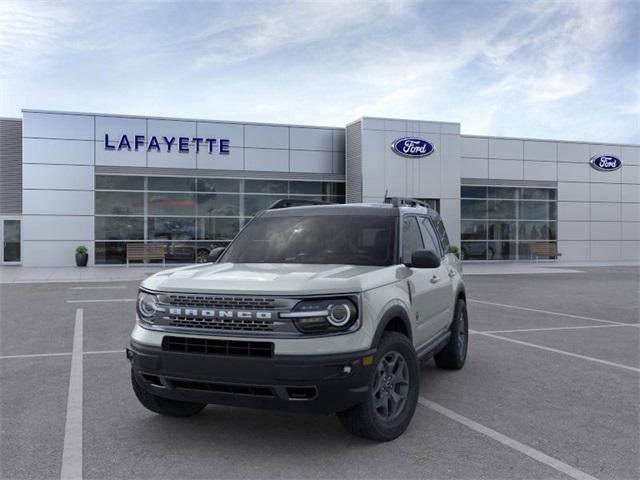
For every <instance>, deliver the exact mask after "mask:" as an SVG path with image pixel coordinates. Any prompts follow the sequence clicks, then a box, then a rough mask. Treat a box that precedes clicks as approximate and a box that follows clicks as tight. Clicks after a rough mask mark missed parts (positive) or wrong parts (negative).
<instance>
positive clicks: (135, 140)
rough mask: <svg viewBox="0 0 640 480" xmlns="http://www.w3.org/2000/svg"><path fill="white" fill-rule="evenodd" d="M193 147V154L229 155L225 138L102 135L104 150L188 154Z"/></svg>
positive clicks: (227, 142)
mask: <svg viewBox="0 0 640 480" xmlns="http://www.w3.org/2000/svg"><path fill="white" fill-rule="evenodd" d="M191 147H193V151H194V152H195V153H200V150H203V151H206V152H207V153H210V154H211V153H213V152H214V151H215V152H216V153H219V154H221V155H228V154H229V139H226V138H220V139H217V138H204V137H164V136H163V137H156V136H155V135H153V136H151V137H149V139H148V140H147V138H146V137H145V136H144V135H131V136H128V135H122V136H121V137H120V138H118V139H111V138H109V134H108V133H105V134H104V149H105V150H129V151H131V150H134V151H136V152H137V151H138V150H141V149H145V150H146V151H147V152H154V151H155V152H161V151H165V152H169V153H170V152H171V151H172V149H175V151H177V152H178V153H189V152H190V151H191Z"/></svg>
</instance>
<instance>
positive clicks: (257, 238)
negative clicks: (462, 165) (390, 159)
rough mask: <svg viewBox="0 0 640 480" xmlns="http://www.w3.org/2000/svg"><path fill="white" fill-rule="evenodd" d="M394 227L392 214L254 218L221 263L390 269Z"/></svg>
mask: <svg viewBox="0 0 640 480" xmlns="http://www.w3.org/2000/svg"><path fill="white" fill-rule="evenodd" d="M395 225H396V217H391V216H373V215H313V216H307V217H303V216H300V217H290V216H286V217H280V216H277V217H269V216H266V217H259V218H256V219H254V220H253V221H251V222H250V223H249V224H248V225H247V226H246V228H244V229H243V230H242V232H241V233H240V234H239V235H238V237H237V238H236V239H235V240H234V241H233V242H232V243H231V245H230V246H229V248H228V249H227V251H226V252H225V253H224V255H223V257H222V258H221V259H220V262H233V263H319V264H348V265H379V266H387V265H393V264H394V263H395V262H394V245H395V234H394V232H395Z"/></svg>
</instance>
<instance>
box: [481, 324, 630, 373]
mask: <svg viewBox="0 0 640 480" xmlns="http://www.w3.org/2000/svg"><path fill="white" fill-rule="evenodd" d="M471 332H472V333H474V334H475V335H482V336H484V337H491V338H497V339H498V340H504V341H505V342H511V343H517V344H518V345H525V346H527V347H531V348H537V349H539V350H545V351H547V352H554V353H559V354H561V355H566V356H567V357H573V358H579V359H581V360H588V361H590V362H595V363H601V364H603V365H608V366H610V367H617V368H622V369H624V370H631V371H632V372H640V368H637V367H631V366H629V365H623V364H621V363H614V362H608V361H607V360H600V359H599V358H593V357H587V356H586V355H579V354H577V353H571V352H567V351H565V350H558V349H557V348H551V347H543V346H542V345H536V344H535V343H529V342H523V341H522V340H516V339H514V338H509V337H502V336H500V335H494V334H492V333H486V332H478V331H477V330H472V331H471Z"/></svg>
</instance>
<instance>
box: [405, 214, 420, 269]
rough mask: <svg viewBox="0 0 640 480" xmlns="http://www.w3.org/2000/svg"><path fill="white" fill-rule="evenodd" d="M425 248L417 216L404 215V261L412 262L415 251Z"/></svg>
mask: <svg viewBox="0 0 640 480" xmlns="http://www.w3.org/2000/svg"><path fill="white" fill-rule="evenodd" d="M423 248H424V244H423V243H422V235H420V228H419V227H418V220H417V219H416V217H404V218H403V219H402V262H403V263H410V262H411V255H412V254H413V252H415V251H416V250H422V249H423Z"/></svg>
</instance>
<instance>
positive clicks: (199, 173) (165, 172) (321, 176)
mask: <svg viewBox="0 0 640 480" xmlns="http://www.w3.org/2000/svg"><path fill="white" fill-rule="evenodd" d="M96 174H110V175H111V174H117V175H151V176H163V177H173V176H175V177H218V178H257V179H278V180H310V181H316V182H319V181H323V182H344V180H345V179H344V175H338V174H333V173H301V172H260V171H251V170H241V171H238V170H207V169H202V168H199V169H197V170H195V169H188V168H143V167H116V166H106V165H102V166H100V165H99V166H97V167H96Z"/></svg>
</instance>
